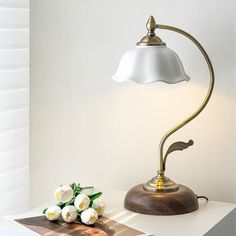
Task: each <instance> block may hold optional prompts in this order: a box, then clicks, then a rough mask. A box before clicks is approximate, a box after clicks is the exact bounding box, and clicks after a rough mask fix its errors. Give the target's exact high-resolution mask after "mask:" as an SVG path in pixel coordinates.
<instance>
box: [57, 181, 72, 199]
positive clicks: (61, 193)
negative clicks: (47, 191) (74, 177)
mask: <svg viewBox="0 0 236 236" xmlns="http://www.w3.org/2000/svg"><path fill="white" fill-rule="evenodd" d="M72 197H73V189H72V188H71V187H70V186H65V185H63V186H61V187H59V188H57V189H56V190H55V198H56V200H57V201H58V202H69V201H70V200H71V199H72Z"/></svg>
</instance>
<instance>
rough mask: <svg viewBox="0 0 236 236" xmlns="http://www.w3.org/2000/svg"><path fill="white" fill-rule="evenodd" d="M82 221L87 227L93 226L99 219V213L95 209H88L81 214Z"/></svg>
mask: <svg viewBox="0 0 236 236" xmlns="http://www.w3.org/2000/svg"><path fill="white" fill-rule="evenodd" d="M80 218H81V221H82V222H83V223H84V224H86V225H93V224H94V223H95V222H96V221H97V219H98V213H97V211H96V210H94V209H93V208H88V209H86V210H84V211H83V212H82V213H81V216H80Z"/></svg>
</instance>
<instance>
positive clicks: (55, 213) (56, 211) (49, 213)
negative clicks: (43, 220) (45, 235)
mask: <svg viewBox="0 0 236 236" xmlns="http://www.w3.org/2000/svg"><path fill="white" fill-rule="evenodd" d="M45 215H46V217H47V219H48V220H50V221H53V220H57V219H58V218H59V216H60V215H61V208H60V207H59V206H51V207H49V208H48V209H47V210H46V213H45Z"/></svg>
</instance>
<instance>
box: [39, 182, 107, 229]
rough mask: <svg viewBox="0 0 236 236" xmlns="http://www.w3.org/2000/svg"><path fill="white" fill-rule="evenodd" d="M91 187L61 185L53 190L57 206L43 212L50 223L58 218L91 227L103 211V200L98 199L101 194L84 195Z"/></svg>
mask: <svg viewBox="0 0 236 236" xmlns="http://www.w3.org/2000/svg"><path fill="white" fill-rule="evenodd" d="M92 188H93V187H81V186H80V184H76V183H72V184H70V185H69V186H65V185H62V186H60V187H59V188H57V189H56V190H55V198H56V201H57V205H55V206H51V207H49V208H46V209H44V210H43V214H45V215H46V217H47V219H48V220H50V221H55V220H58V219H59V218H60V217H62V219H63V220H64V221H65V222H67V223H71V222H74V221H76V220H78V221H80V222H82V223H84V224H86V225H93V224H94V223H95V222H96V221H97V219H98V217H99V216H101V215H102V214H103V212H104V209H105V204H104V202H103V200H101V199H100V198H99V197H100V196H101V195H102V193H101V192H97V193H95V194H91V195H89V194H86V193H85V190H88V189H92Z"/></svg>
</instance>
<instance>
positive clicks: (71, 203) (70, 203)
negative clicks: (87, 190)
mask: <svg viewBox="0 0 236 236" xmlns="http://www.w3.org/2000/svg"><path fill="white" fill-rule="evenodd" d="M74 201H75V197H73V198H72V199H71V200H70V201H69V202H67V203H66V204H65V206H68V205H73V204H74Z"/></svg>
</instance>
